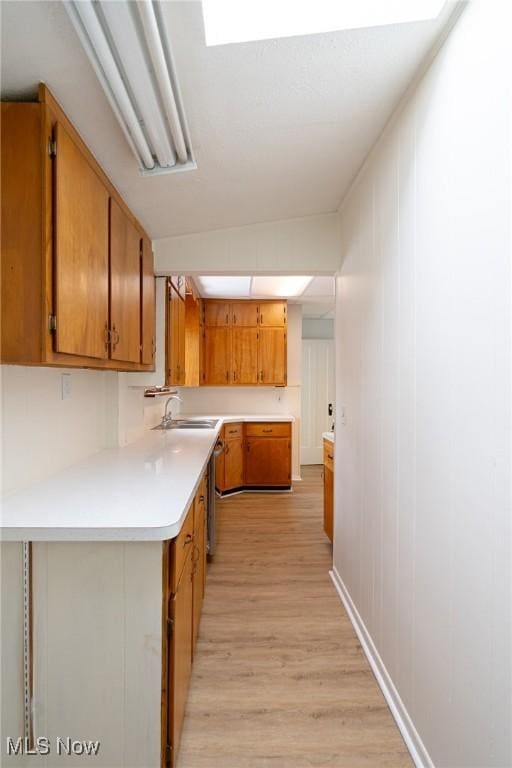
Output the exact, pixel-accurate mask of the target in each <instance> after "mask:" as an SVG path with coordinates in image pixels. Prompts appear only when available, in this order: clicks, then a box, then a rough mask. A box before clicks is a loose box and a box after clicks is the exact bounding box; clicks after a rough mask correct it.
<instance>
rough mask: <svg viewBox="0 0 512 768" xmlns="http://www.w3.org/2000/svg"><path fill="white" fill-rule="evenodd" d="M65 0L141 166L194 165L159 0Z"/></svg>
mask: <svg viewBox="0 0 512 768" xmlns="http://www.w3.org/2000/svg"><path fill="white" fill-rule="evenodd" d="M65 5H66V8H67V11H68V14H69V16H70V18H71V21H72V22H73V26H74V27H75V30H76V32H77V34H78V37H79V38H80V41H81V43H82V45H83V47H84V49H85V51H86V53H87V55H88V57H89V59H90V61H91V64H92V65H93V68H94V70H95V72H96V75H97V77H98V79H99V81H100V83H101V85H102V87H103V89H104V91H105V93H106V95H107V98H108V99H109V101H110V104H111V106H112V109H113V110H114V113H115V115H116V117H117V119H118V121H119V122H120V124H121V127H122V129H123V131H124V134H125V136H126V139H127V141H128V144H129V145H130V147H131V149H132V151H133V152H134V154H135V156H136V158H137V161H138V163H139V168H140V170H141V172H142V173H143V174H145V175H146V174H159V173H170V172H173V171H182V170H193V169H195V168H196V167H197V166H196V164H195V161H194V158H193V154H192V150H191V148H190V140H189V137H188V130H187V125H186V120H185V116H184V111H183V105H182V103H181V98H180V93H179V87H178V83H177V80H176V74H175V72H174V66H173V62H172V54H171V50H170V46H169V41H168V35H167V34H166V32H165V28H164V25H163V21H162V19H161V15H160V7H159V3H157V2H151V0H144V1H143V2H132V0H94V2H91V0H71V1H69V2H66V4H65Z"/></svg>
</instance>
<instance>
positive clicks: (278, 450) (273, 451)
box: [245, 437, 292, 487]
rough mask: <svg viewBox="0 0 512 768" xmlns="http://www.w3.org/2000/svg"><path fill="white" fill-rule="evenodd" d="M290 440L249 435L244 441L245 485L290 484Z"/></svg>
mask: <svg viewBox="0 0 512 768" xmlns="http://www.w3.org/2000/svg"><path fill="white" fill-rule="evenodd" d="M291 472H292V466H291V440H290V439H289V438H287V437H250V438H247V439H246V442H245V485H249V486H281V485H282V486H287V487H288V486H290V485H291V482H292V480H291V478H292V475H291Z"/></svg>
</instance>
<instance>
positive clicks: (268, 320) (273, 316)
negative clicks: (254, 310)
mask: <svg viewBox="0 0 512 768" xmlns="http://www.w3.org/2000/svg"><path fill="white" fill-rule="evenodd" d="M260 325H261V326H263V327H264V328H284V327H285V325H286V301H265V302H260Z"/></svg>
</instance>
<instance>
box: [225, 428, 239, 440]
mask: <svg viewBox="0 0 512 768" xmlns="http://www.w3.org/2000/svg"><path fill="white" fill-rule="evenodd" d="M234 437H242V425H241V424H225V425H224V439H225V440H231V439H232V438H234Z"/></svg>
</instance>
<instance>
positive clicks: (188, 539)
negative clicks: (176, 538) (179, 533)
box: [183, 533, 194, 547]
mask: <svg viewBox="0 0 512 768" xmlns="http://www.w3.org/2000/svg"><path fill="white" fill-rule="evenodd" d="M193 540H194V534H193V533H187V535H186V536H185V540H184V542H183V546H184V547H186V545H187V544H190V542H191V541H193Z"/></svg>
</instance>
